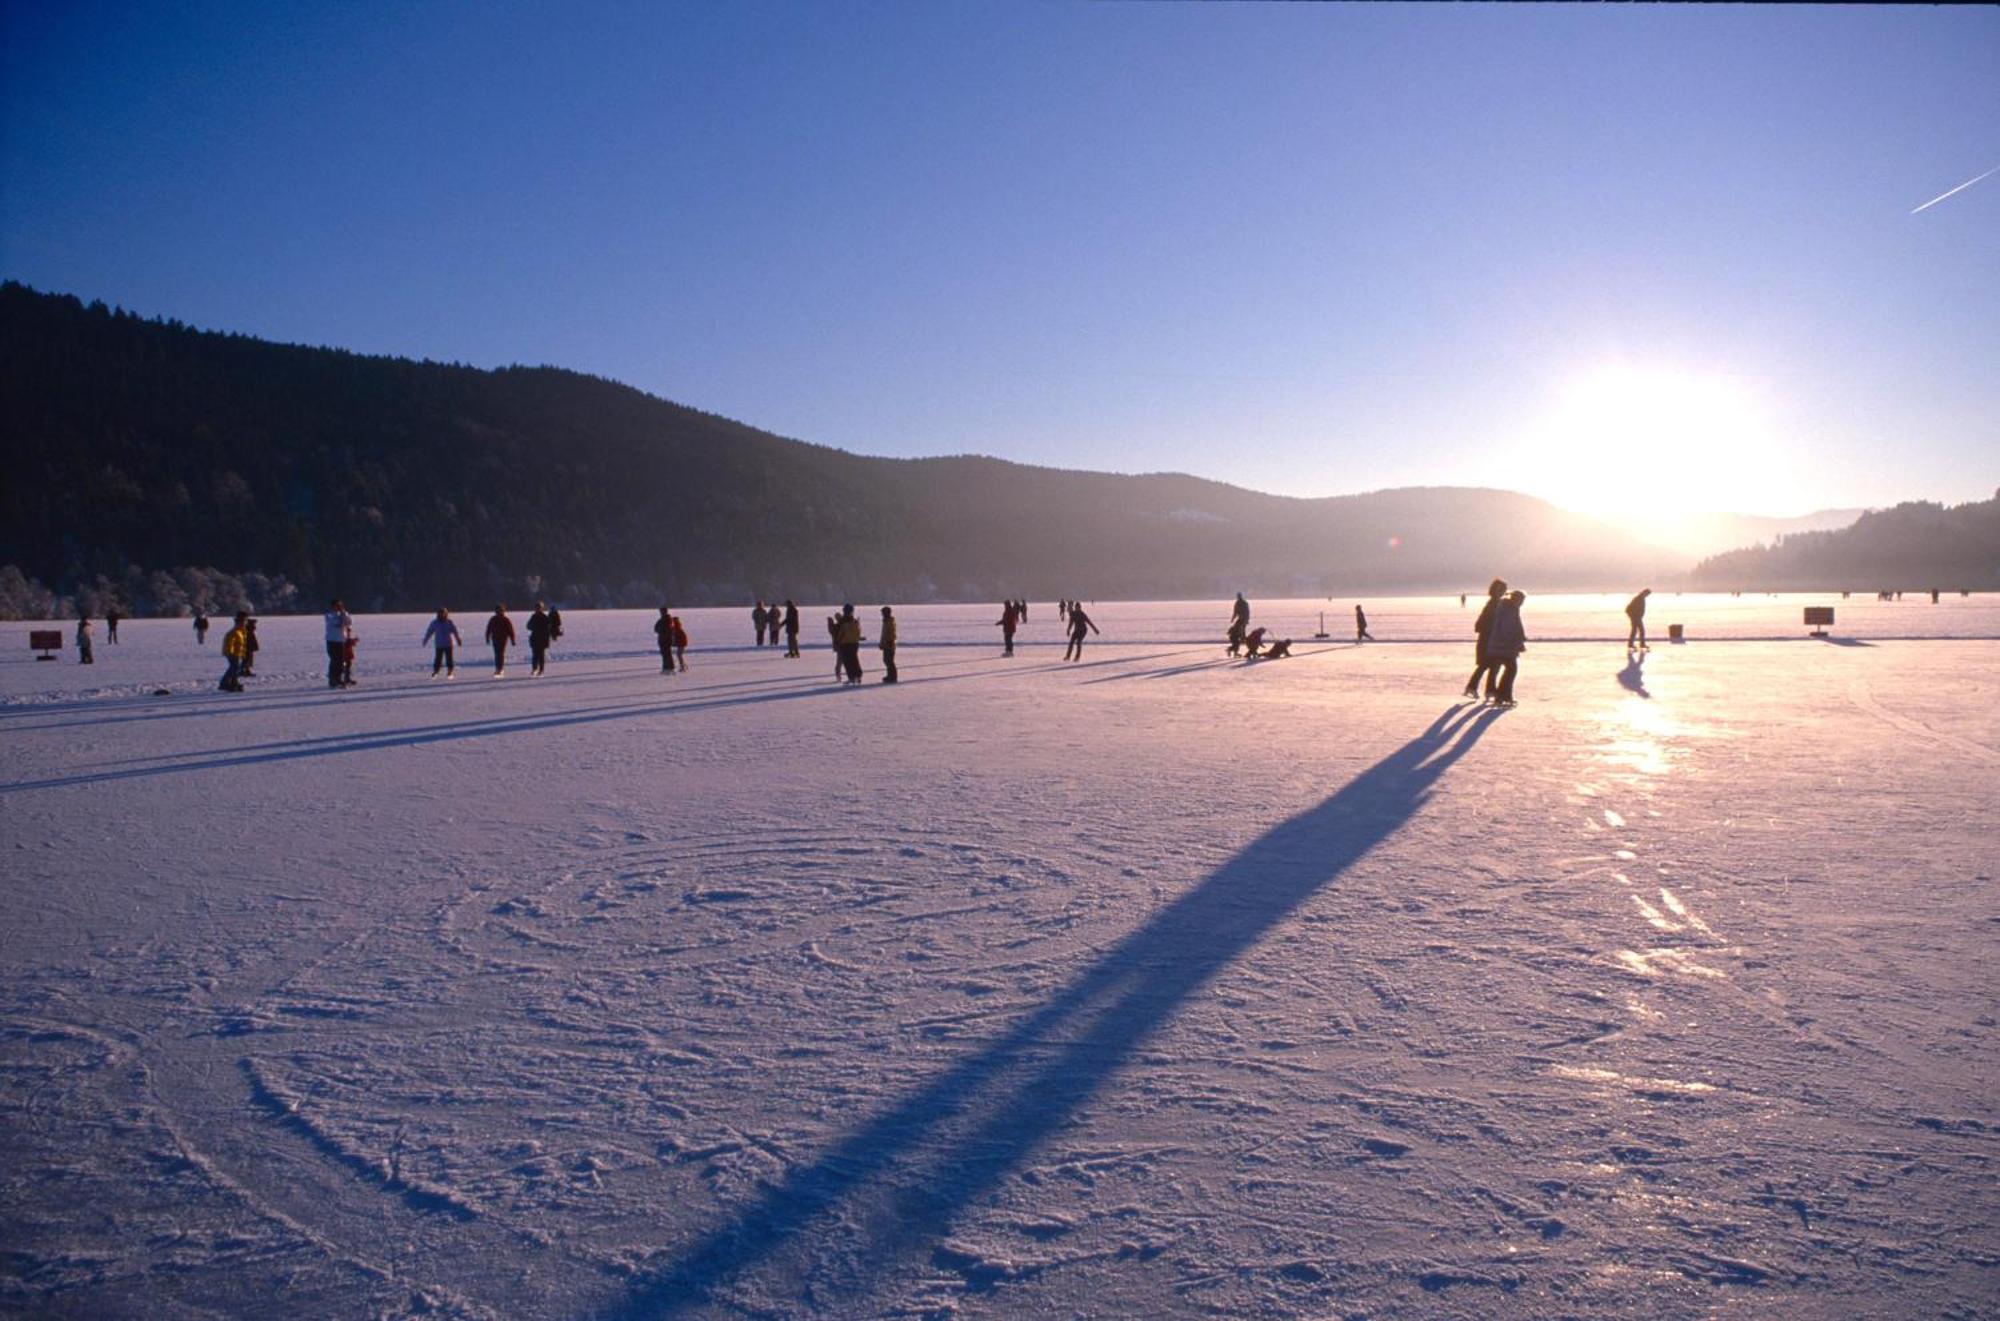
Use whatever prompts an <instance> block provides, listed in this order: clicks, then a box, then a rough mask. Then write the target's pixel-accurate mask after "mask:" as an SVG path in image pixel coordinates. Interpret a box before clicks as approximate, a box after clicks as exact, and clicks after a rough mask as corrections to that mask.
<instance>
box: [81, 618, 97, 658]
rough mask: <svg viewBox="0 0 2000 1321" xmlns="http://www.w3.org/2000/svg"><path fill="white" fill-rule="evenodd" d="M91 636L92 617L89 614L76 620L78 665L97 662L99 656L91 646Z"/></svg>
mask: <svg viewBox="0 0 2000 1321" xmlns="http://www.w3.org/2000/svg"><path fill="white" fill-rule="evenodd" d="M91 637H92V630H91V627H90V619H89V618H88V617H87V616H85V617H83V618H79V619H78V620H77V621H76V663H77V664H78V665H95V664H97V657H96V655H95V654H93V652H94V649H93V648H92V646H91Z"/></svg>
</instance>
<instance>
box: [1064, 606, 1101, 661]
mask: <svg viewBox="0 0 2000 1321" xmlns="http://www.w3.org/2000/svg"><path fill="white" fill-rule="evenodd" d="M1086 629H1088V630H1089V631H1090V632H1092V633H1095V632H1097V631H1098V630H1097V625H1096V624H1094V623H1092V622H1091V619H1090V616H1089V615H1086V614H1085V613H1083V607H1082V606H1080V605H1079V606H1072V607H1071V608H1070V612H1069V646H1068V647H1066V648H1065V649H1064V650H1063V659H1064V660H1066V661H1079V660H1082V659H1083V634H1084V630H1086Z"/></svg>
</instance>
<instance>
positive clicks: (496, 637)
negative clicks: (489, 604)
mask: <svg viewBox="0 0 2000 1321" xmlns="http://www.w3.org/2000/svg"><path fill="white" fill-rule="evenodd" d="M517 640H518V636H517V635H516V634H515V632H514V621H513V620H511V619H509V618H507V607H506V605H504V604H501V605H496V606H494V607H493V617H492V618H491V619H489V620H487V621H486V641H487V642H488V643H489V644H490V645H491V646H492V648H493V677H494V678H496V679H504V678H505V677H506V676H507V648H508V647H511V646H512V645H514V643H515V642H516V641H517Z"/></svg>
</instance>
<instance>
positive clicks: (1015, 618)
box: [994, 601, 1021, 656]
mask: <svg viewBox="0 0 2000 1321" xmlns="http://www.w3.org/2000/svg"><path fill="white" fill-rule="evenodd" d="M1020 626H1021V616H1020V615H1019V614H1017V613H1015V610H1014V603H1013V602H1012V601H1009V602H1007V603H1006V604H1005V605H1004V606H1002V607H1001V610H1000V618H998V619H997V620H995V621H994V627H995V628H998V629H999V630H1000V643H1001V646H1002V647H1003V648H1004V650H1003V651H1001V653H1000V654H1001V655H1002V656H1011V655H1013V654H1014V630H1015V629H1017V628H1019V627H1020Z"/></svg>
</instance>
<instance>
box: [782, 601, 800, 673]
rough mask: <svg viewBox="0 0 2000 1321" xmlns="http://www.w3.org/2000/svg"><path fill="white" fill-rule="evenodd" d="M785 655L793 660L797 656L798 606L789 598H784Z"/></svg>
mask: <svg viewBox="0 0 2000 1321" xmlns="http://www.w3.org/2000/svg"><path fill="white" fill-rule="evenodd" d="M785 655H786V656H787V657H789V658H791V659H793V660H796V659H798V655H799V605H798V602H796V601H794V600H792V598H791V597H789V596H788V597H786V598H785Z"/></svg>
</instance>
